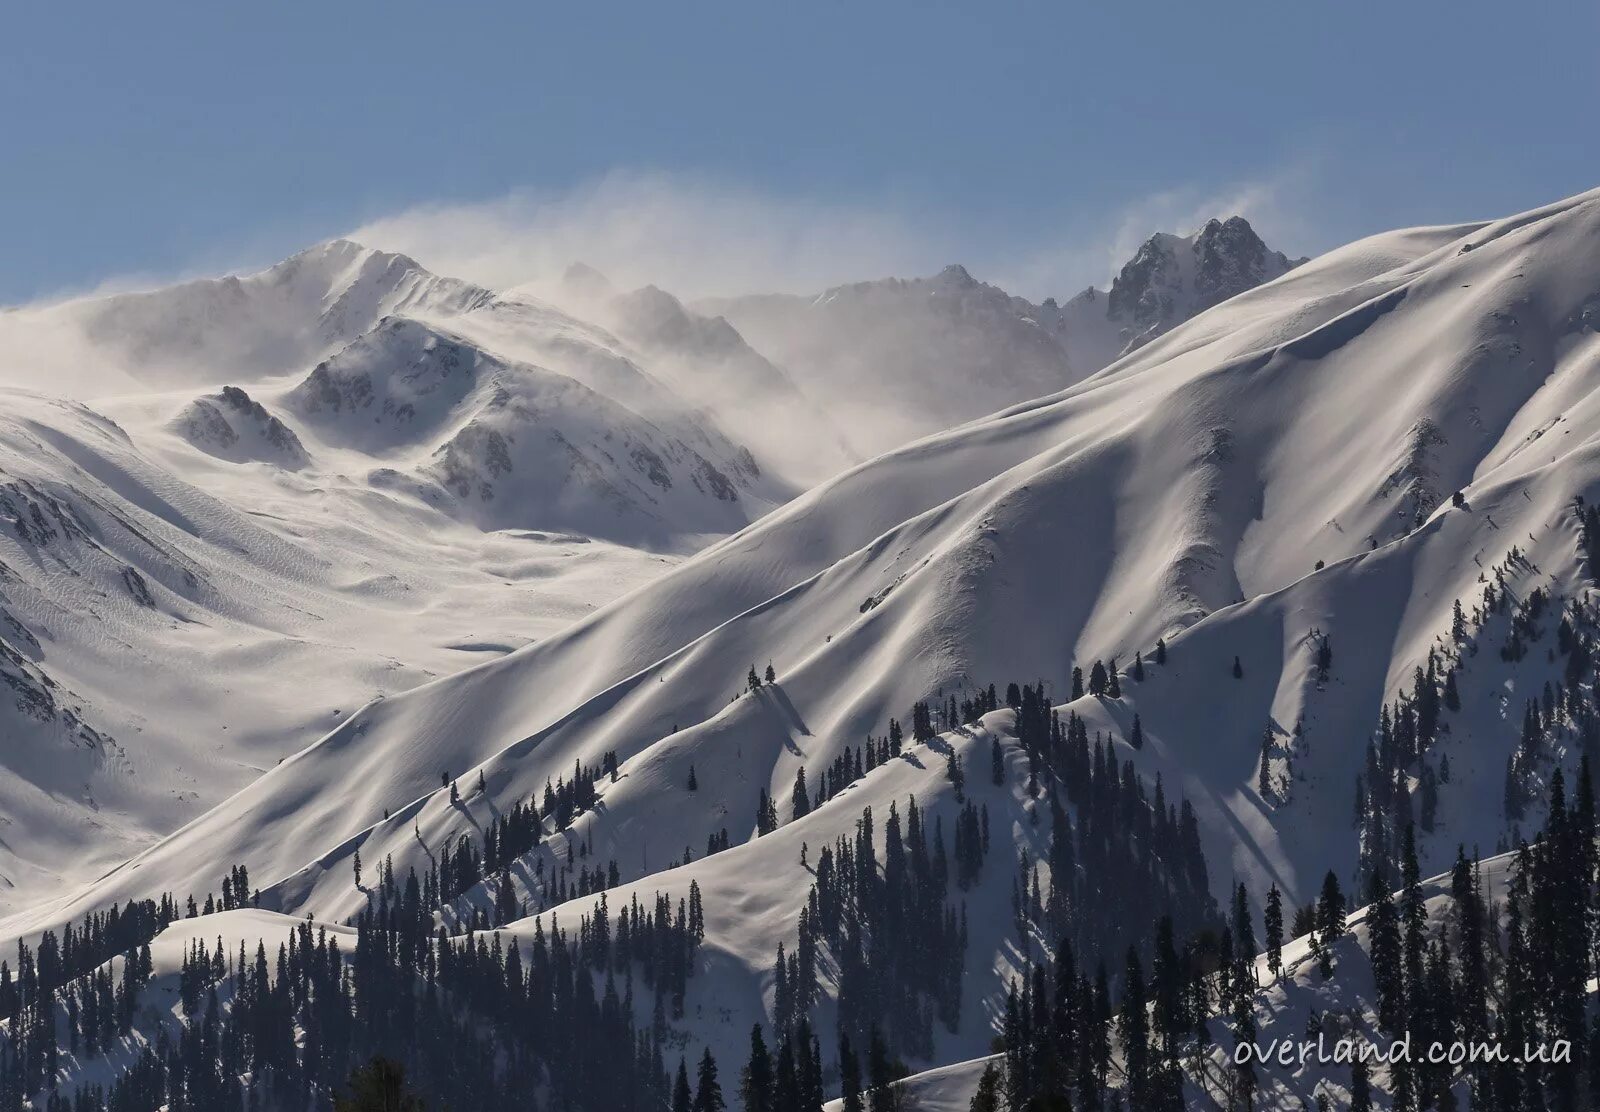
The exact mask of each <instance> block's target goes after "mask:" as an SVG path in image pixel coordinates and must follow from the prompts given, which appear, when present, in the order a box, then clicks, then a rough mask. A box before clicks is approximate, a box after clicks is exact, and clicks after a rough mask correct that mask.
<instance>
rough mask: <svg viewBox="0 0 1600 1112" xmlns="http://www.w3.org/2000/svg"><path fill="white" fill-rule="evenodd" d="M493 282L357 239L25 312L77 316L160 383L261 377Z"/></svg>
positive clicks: (110, 352)
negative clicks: (430, 267)
mask: <svg viewBox="0 0 1600 1112" xmlns="http://www.w3.org/2000/svg"><path fill="white" fill-rule="evenodd" d="M492 297H493V295H492V294H491V293H490V292H489V291H488V290H485V289H481V288H479V287H477V286H473V285H470V284H468V283H466V282H460V281H457V280H455V279H453V278H441V277H439V276H438V275H435V274H430V273H429V272H428V271H427V270H425V269H423V268H422V267H421V266H419V265H418V264H417V263H416V262H415V261H413V260H412V259H409V258H407V257H406V256H404V255H396V254H392V253H390V252H386V251H374V250H372V249H371V248H368V247H364V246H362V245H361V244H358V243H352V242H350V241H349V240H343V239H339V240H333V241H331V242H329V243H324V244H319V245H318V246H316V247H312V248H309V249H307V250H305V251H302V252H300V253H299V254H297V255H295V256H293V257H292V258H289V259H286V260H285V261H283V262H281V263H279V264H278V265H276V266H273V267H271V268H269V269H267V270H264V271H261V272H260V273H258V274H252V275H248V276H245V277H239V276H236V275H228V276H226V277H223V278H204V279H199V280H197V281H193V282H187V283H184V284H183V285H179V286H169V287H165V288H162V289H157V290H152V291H149V292H142V293H126V294H117V295H114V296H110V297H103V298H88V299H83V300H77V301H69V302H65V303H63V304H60V305H55V306H51V307H48V308H45V309H42V310H21V311H19V312H21V313H23V314H24V316H31V317H35V318H38V319H37V320H34V321H27V320H24V321H20V322H17V323H18V325H19V327H20V326H22V325H28V324H32V325H34V326H35V327H37V328H39V329H40V330H44V329H46V328H47V327H49V326H52V325H53V326H55V327H57V328H63V327H67V326H71V327H73V328H75V329H77V330H80V331H81V333H82V335H83V337H84V338H85V339H86V340H87V341H88V342H89V344H91V345H92V346H93V348H94V349H95V350H96V351H97V353H98V354H99V355H100V356H101V357H102V358H103V359H104V360H105V361H107V362H109V363H111V364H112V366H113V368H114V369H115V370H116V371H119V372H121V373H122V374H123V375H125V376H126V377H127V378H128V379H131V380H133V381H135V382H140V383H150V384H154V385H159V386H168V387H173V386H185V385H193V384H206V383H211V382H214V381H216V379H217V378H218V377H219V374H220V375H222V376H225V377H228V378H231V379H232V380H234V381H245V382H249V381H254V380H256V379H260V378H265V377H268V376H271V375H277V374H284V373H287V372H290V371H294V370H297V369H301V368H304V367H306V366H309V365H310V364H312V363H315V362H316V361H317V360H319V359H322V358H324V357H326V356H327V355H329V354H330V353H332V352H333V351H336V350H337V349H338V348H340V347H342V346H344V345H345V344H347V343H349V342H350V341H351V340H353V339H355V338H356V337H357V336H359V335H361V334H362V333H363V332H365V331H367V330H368V329H370V328H371V327H372V326H373V325H375V324H377V322H378V321H380V320H381V319H383V318H384V317H386V316H389V315H391V314H396V313H424V314H426V313H447V314H449V313H458V312H462V311H465V310H468V309H471V308H474V307H476V306H479V305H482V304H484V303H486V302H487V301H489V300H491V299H492Z"/></svg>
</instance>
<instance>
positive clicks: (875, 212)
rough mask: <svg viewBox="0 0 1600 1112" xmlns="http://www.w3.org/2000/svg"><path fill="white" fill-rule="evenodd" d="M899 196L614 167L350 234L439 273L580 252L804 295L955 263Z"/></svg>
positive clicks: (663, 273) (475, 271)
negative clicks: (572, 183)
mask: <svg viewBox="0 0 1600 1112" xmlns="http://www.w3.org/2000/svg"><path fill="white" fill-rule="evenodd" d="M917 224H918V222H917V221H915V220H914V219H913V218H912V214H911V213H910V212H909V211H908V209H907V206H906V205H903V204H901V205H891V204H888V203H884V204H874V203H850V204H825V203H821V202H816V201H811V200H806V199H803V198H799V197H793V196H781V195H775V194H764V193H761V192H758V191H755V190H752V189H748V188H744V187H740V186H733V185H728V184H723V183H717V182H713V181H710V180H709V179H703V178H696V177H692V176H683V175H671V174H662V173H622V172H618V173H612V174H608V175H606V176H605V177H602V178H600V179H599V180H598V181H593V182H587V183H584V184H583V185H581V186H579V187H577V188H574V189H571V190H569V191H565V192H535V191H522V190H519V191H516V192H513V193H510V194H507V195H506V196H504V197H501V198H498V199H494V200H488V201H477V202H465V203H460V204H432V205H420V206H417V207H415V208H411V209H407V210H405V211H403V212H400V213H397V214H395V215H392V216H388V217H384V218H381V219H378V220H375V221H372V222H370V223H368V224H366V225H363V226H362V227H360V228H357V229H355V230H354V231H352V232H350V233H349V234H350V236H351V238H353V239H356V240H358V241H360V242H362V243H370V244H372V245H374V246H378V247H383V248H385V249H387V250H393V251H402V252H404V253H406V254H408V255H411V256H412V257H414V258H416V259H417V260H418V261H420V262H421V263H422V264H423V265H424V266H427V267H429V268H430V269H431V270H433V271H435V272H436V273H442V274H452V275H456V276H459V277H462V278H466V279H468V280H470V281H475V282H480V283H482V284H484V285H488V286H492V287H495V288H497V289H504V288H506V287H510V286H515V285H525V284H526V285H531V286H532V287H534V288H535V289H539V288H544V287H546V286H548V284H550V283H552V282H554V281H555V280H557V279H559V278H560V276H561V275H562V273H563V272H564V271H565V270H566V268H567V266H568V265H569V264H571V263H573V262H574V261H582V262H584V263H587V264H589V265H591V266H593V267H595V268H597V269H598V270H600V271H601V272H602V273H604V274H605V275H606V276H607V277H608V278H610V279H611V280H612V281H614V282H616V283H617V285H618V286H619V287H621V288H632V287H635V286H642V285H646V284H650V283H653V284H656V285H659V286H662V287H665V288H667V289H670V290H672V291H673V292H674V293H677V294H678V295H680V296H683V297H701V296H715V295H728V294H735V293H749V292H753V291H761V292H768V291H772V292H792V293H811V292H815V291H816V290H819V289H823V288H825V287H827V286H830V285H834V284H836V283H839V282H844V281H851V280H856V279H860V278H862V277H871V276H878V275H884V274H905V273H928V272H931V271H934V270H937V269H938V268H939V267H940V266H941V265H943V264H944V263H946V262H949V261H950V257H953V256H949V257H947V253H948V252H949V251H951V250H954V244H952V243H948V242H946V243H943V244H941V243H940V242H939V237H938V235H937V234H935V235H930V234H929V233H928V232H927V231H925V230H924V229H923V228H921V227H918V226H917Z"/></svg>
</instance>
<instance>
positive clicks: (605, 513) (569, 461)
mask: <svg viewBox="0 0 1600 1112" xmlns="http://www.w3.org/2000/svg"><path fill="white" fill-rule="evenodd" d="M624 373H626V371H625V372H624ZM634 373H635V374H636V372H634ZM642 385H643V384H641V386H642ZM283 400H284V404H285V405H286V406H287V407H288V408H289V409H290V410H291V411H292V412H294V413H295V414H296V415H297V416H298V417H299V418H300V420H301V421H302V422H303V423H304V424H305V425H306V426H308V427H309V428H311V429H313V430H315V431H316V433H317V435H318V437H319V438H320V439H321V441H322V442H323V443H325V444H328V445H330V446H334V445H337V446H341V447H345V448H354V449H357V450H359V451H361V452H363V453H365V454H366V455H368V456H370V457H372V458H373V459H374V460H376V461H378V462H379V463H381V464H382V465H384V467H385V469H386V470H385V471H384V472H383V474H382V476H380V478H379V479H378V481H379V482H380V485H387V484H389V483H390V482H395V483H402V484H403V483H405V482H406V480H405V478H403V477H402V476H401V475H400V474H398V473H395V474H394V475H393V477H392V478H389V477H388V476H389V475H390V474H391V473H390V472H389V471H388V470H387V469H388V468H401V469H403V470H404V471H405V472H406V473H408V474H415V475H418V476H420V477H422V478H424V479H426V480H429V481H431V482H432V483H434V484H437V486H436V487H422V488H417V492H418V494H419V495H420V496H421V497H423V498H424V499H429V498H432V499H433V500H435V501H437V500H438V499H437V495H439V494H442V493H445V492H448V494H450V495H452V496H454V503H453V508H454V512H455V513H456V514H457V515H458V516H461V517H464V518H465V519H466V520H469V521H473V522H475V523H477V524H479V525H480V526H482V527H485V528H491V529H493V528H516V527H524V528H526V527H533V526H537V527H539V528H544V529H557V530H570V531H573V532H576V533H579V534H582V535H588V536H595V537H606V538H609V539H615V540H622V541H627V542H632V543H638V544H646V545H650V546H652V547H657V548H662V547H671V546H673V545H674V543H675V542H680V541H681V538H683V537H685V536H688V537H693V536H694V535H696V534H724V533H728V532H731V531H733V530H734V529H735V528H737V527H738V526H739V525H741V524H743V523H745V522H747V521H749V520H750V519H751V518H753V517H755V516H758V515H759V513H760V512H762V511H763V510H764V509H765V508H766V504H765V503H762V502H761V501H760V500H759V499H757V498H753V497H752V496H751V493H750V491H751V488H752V487H753V486H755V485H757V484H758V483H759V482H760V479H761V473H760V469H759V468H758V467H757V465H756V464H755V462H754V460H753V459H752V458H751V457H750V454H749V453H748V452H747V451H744V450H742V449H739V448H736V447H735V446H734V445H733V444H732V443H731V442H728V441H727V440H725V439H723V438H721V437H716V438H715V439H713V437H712V436H710V435H707V434H706V433H705V432H704V431H703V430H699V429H694V428H693V427H692V425H691V426H690V427H689V428H686V429H685V430H684V432H685V435H687V436H694V435H696V434H697V433H698V439H701V440H702V441H704V442H705V444H706V447H707V450H708V451H714V450H716V449H719V448H720V449H721V451H720V452H719V453H718V454H719V460H718V462H717V463H713V462H712V461H711V460H709V459H707V458H706V457H705V456H704V455H702V454H701V453H700V452H698V451H696V450H695V449H694V448H693V447H691V446H690V445H689V444H688V443H686V442H685V441H684V440H683V439H680V438H679V437H678V436H675V435H673V433H672V432H671V431H669V430H670V428H671V426H670V425H669V426H668V427H667V428H661V427H658V426H657V425H656V424H655V423H654V422H652V421H650V420H648V419H646V418H644V417H641V416H640V415H639V414H638V413H635V412H634V411H633V410H631V409H629V408H627V407H626V406H624V405H621V404H618V403H617V402H614V401H612V400H611V399H610V398H608V397H606V396H604V395H602V394H599V393H597V392H595V391H594V390H592V389H590V388H589V387H587V386H584V385H583V384H581V383H580V382H578V381H576V380H574V379H572V378H568V377H567V376H565V375H559V374H554V373H551V372H549V371H545V370H543V369H541V368H538V367H534V366H531V365H527V364H515V363H508V362H506V361H504V360H501V359H498V358H496V357H495V356H493V355H491V354H489V353H488V352H486V351H483V350H482V349H480V348H477V347H475V346H473V345H472V344H470V343H467V342H465V341H464V340H462V339H461V338H460V337H458V336H455V335H452V334H450V333H447V332H444V331H442V330H441V329H439V328H437V327H435V326H430V325H426V324H423V323H421V322H418V321H413V320H408V319H404V318H389V319H387V320H385V321H384V322H383V323H382V324H380V325H379V326H378V327H377V328H375V329H374V330H373V331H372V332H370V333H368V334H367V335H365V336H362V337H361V338H359V339H358V340H356V341H355V342H353V343H351V344H350V345H349V346H347V347H346V348H344V349H343V350H342V351H340V352H339V353H338V354H337V355H335V356H333V357H332V358H331V359H328V360H325V361H323V362H322V363H319V364H318V365H317V366H316V367H315V368H314V369H313V370H312V371H311V373H310V374H309V375H308V376H307V377H306V378H305V379H304V381H302V382H301V383H299V384H298V385H297V386H295V387H294V388H293V389H292V390H290V391H289V392H288V393H287V394H285V395H284V399H283ZM684 423H685V424H686V425H688V424H689V423H688V422H684ZM691 429H692V431H691ZM719 464H720V466H719ZM752 502H753V503H755V508H754V509H752V507H751V504H750V503H752Z"/></svg>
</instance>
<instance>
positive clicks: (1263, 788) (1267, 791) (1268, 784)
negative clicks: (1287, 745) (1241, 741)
mask: <svg viewBox="0 0 1600 1112" xmlns="http://www.w3.org/2000/svg"><path fill="white" fill-rule="evenodd" d="M1256 792H1257V793H1258V794H1259V795H1260V796H1261V798H1262V799H1264V800H1270V799H1271V798H1272V727H1271V726H1268V727H1267V730H1266V732H1265V733H1264V734H1262V735H1261V763H1260V765H1259V766H1258V767H1257V768H1256Z"/></svg>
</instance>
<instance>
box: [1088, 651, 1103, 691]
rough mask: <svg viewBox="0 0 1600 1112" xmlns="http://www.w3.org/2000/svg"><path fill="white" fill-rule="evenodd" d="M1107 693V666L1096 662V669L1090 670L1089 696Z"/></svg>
mask: <svg viewBox="0 0 1600 1112" xmlns="http://www.w3.org/2000/svg"><path fill="white" fill-rule="evenodd" d="M1105 693H1106V666H1105V665H1104V664H1102V663H1100V661H1098V660H1097V661H1095V662H1094V667H1092V668H1090V669H1089V694H1091V695H1094V696H1100V695H1104V694H1105Z"/></svg>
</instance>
